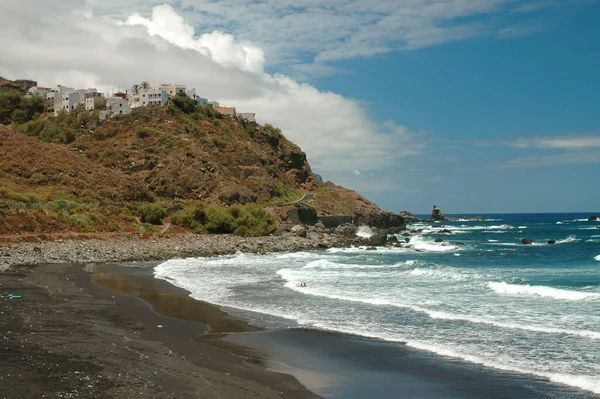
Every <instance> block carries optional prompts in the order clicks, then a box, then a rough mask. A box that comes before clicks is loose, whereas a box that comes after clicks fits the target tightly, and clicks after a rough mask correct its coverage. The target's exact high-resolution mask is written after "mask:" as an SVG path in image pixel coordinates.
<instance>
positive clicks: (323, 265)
mask: <svg viewBox="0 0 600 399" xmlns="http://www.w3.org/2000/svg"><path fill="white" fill-rule="evenodd" d="M416 262H417V261H415V260H407V261H404V262H399V263H395V264H391V265H365V264H353V263H336V262H331V261H328V260H326V259H318V260H315V261H312V262H309V263H308V264H307V265H306V266H304V267H303V268H302V269H324V270H328V269H342V270H343V269H397V268H401V267H406V266H413V265H414V264H415V263H416Z"/></svg>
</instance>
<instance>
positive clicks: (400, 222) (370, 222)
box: [354, 211, 405, 229]
mask: <svg viewBox="0 0 600 399" xmlns="http://www.w3.org/2000/svg"><path fill="white" fill-rule="evenodd" d="M354 223H355V224H356V225H357V226H362V225H363V224H364V225H367V226H370V227H377V228H380V229H390V228H393V227H396V228H401V229H404V226H405V223H404V218H403V217H402V216H400V215H398V214H395V213H392V212H388V211H371V212H364V213H358V214H356V215H355V218H354Z"/></svg>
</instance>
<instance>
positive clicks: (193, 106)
mask: <svg viewBox="0 0 600 399" xmlns="http://www.w3.org/2000/svg"><path fill="white" fill-rule="evenodd" d="M171 101H172V103H173V105H174V106H175V107H176V108H177V109H179V110H180V111H181V112H183V113H184V114H194V113H196V112H197V111H198V103H197V102H196V100H194V99H193V98H191V97H189V96H188V95H187V94H185V93H177V95H175V96H174V97H173V99H172V100H171Z"/></svg>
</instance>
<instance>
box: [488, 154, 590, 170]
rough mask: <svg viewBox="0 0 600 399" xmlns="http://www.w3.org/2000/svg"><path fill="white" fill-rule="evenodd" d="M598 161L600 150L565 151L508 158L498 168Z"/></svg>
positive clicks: (580, 163)
mask: <svg viewBox="0 0 600 399" xmlns="http://www.w3.org/2000/svg"><path fill="white" fill-rule="evenodd" d="M589 163H594V164H598V163H600V152H598V151H596V152H588V151H586V152H581V153H579V152H566V153H562V154H553V155H532V156H527V157H521V158H514V159H509V160H506V161H504V162H502V163H501V164H500V165H499V167H500V168H531V167H542V166H548V167H552V166H558V165H582V164H589Z"/></svg>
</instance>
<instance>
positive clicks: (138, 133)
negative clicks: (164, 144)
mask: <svg viewBox="0 0 600 399" xmlns="http://www.w3.org/2000/svg"><path fill="white" fill-rule="evenodd" d="M135 137H137V138H138V139H145V138H146V137H150V130H148V128H145V127H141V126H139V127H138V128H137V129H135Z"/></svg>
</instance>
